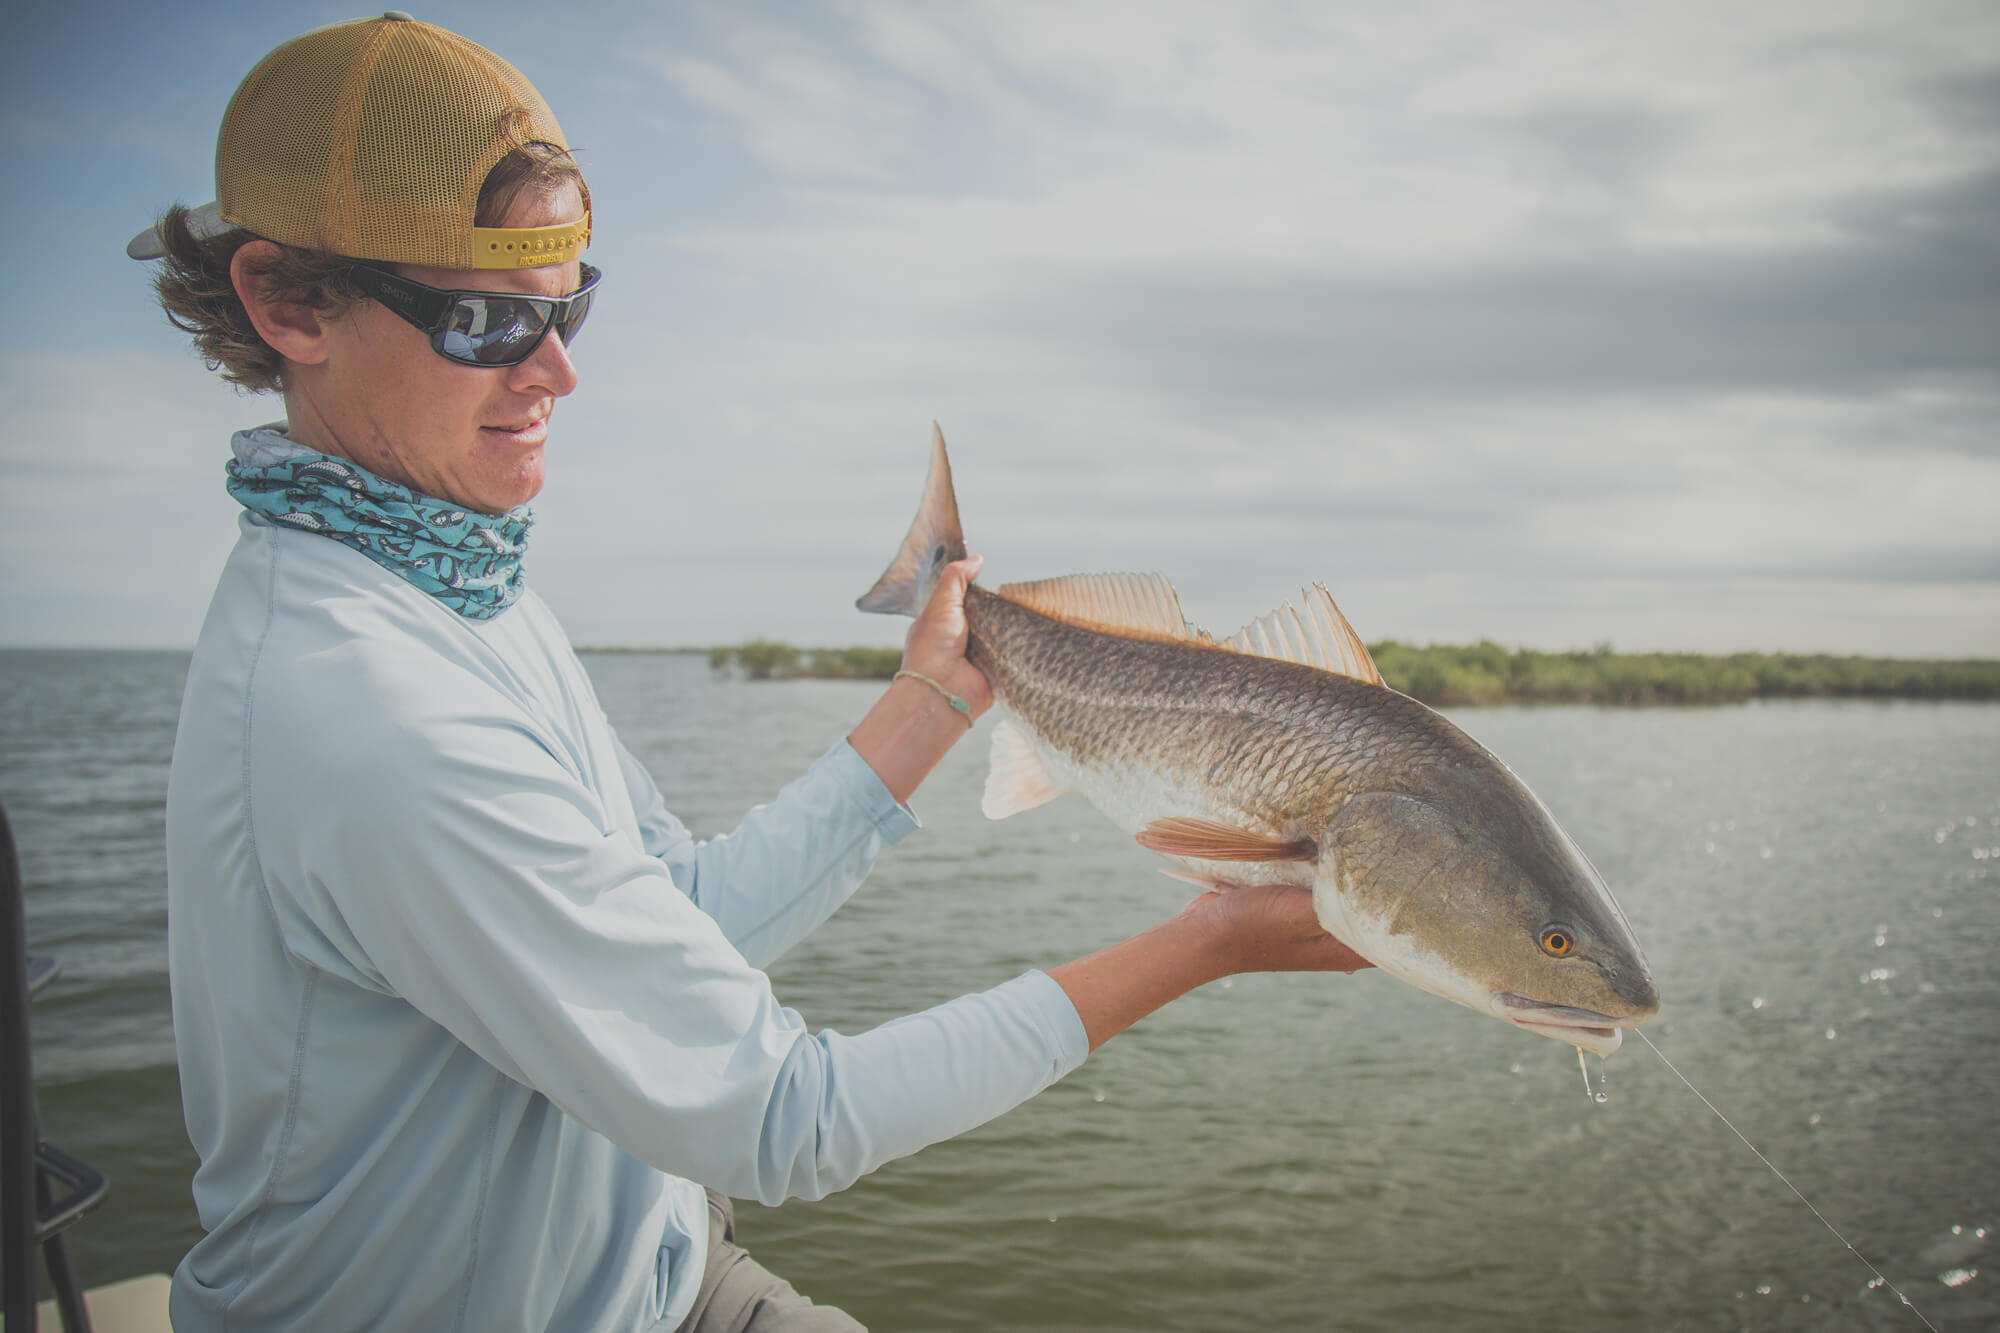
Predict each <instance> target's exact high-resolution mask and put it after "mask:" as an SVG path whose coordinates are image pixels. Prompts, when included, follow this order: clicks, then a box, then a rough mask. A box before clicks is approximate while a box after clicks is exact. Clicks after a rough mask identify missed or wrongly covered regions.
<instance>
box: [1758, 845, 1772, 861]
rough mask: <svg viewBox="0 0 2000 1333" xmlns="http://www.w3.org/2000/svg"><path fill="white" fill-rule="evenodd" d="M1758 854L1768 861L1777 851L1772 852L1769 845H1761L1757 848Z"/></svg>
mask: <svg viewBox="0 0 2000 1333" xmlns="http://www.w3.org/2000/svg"><path fill="white" fill-rule="evenodd" d="M1757 855H1758V856H1760V857H1762V858H1763V859H1764V860H1766V861H1768V860H1770V859H1771V857H1772V856H1774V855H1775V853H1774V852H1772V850H1771V849H1770V848H1769V847H1759V848H1758V849H1757Z"/></svg>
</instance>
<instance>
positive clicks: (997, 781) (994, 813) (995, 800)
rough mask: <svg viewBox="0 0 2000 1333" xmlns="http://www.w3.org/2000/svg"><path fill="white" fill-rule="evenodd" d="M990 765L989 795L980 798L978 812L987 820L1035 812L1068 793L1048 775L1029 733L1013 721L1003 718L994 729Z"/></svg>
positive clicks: (1050, 774) (1057, 781)
mask: <svg viewBox="0 0 2000 1333" xmlns="http://www.w3.org/2000/svg"><path fill="white" fill-rule="evenodd" d="M987 763H988V768H987V770H986V793H985V795H984V796H982V797H981V798H980V801H979V809H980V811H981V813H983V814H984V815H985V816H986V817H987V818H988V819H1005V818H1006V817H1007V816H1008V815H1018V814H1020V813H1021V812H1022V811H1023V810H1032V809H1034V808H1035V807H1036V806H1038V805H1045V804H1047V803H1048V802H1050V801H1053V800H1054V799H1055V798H1056V797H1058V796H1060V795H1062V794H1063V793H1064V792H1066V791H1068V790H1069V788H1068V787H1067V786H1066V785H1065V784H1064V783H1062V782H1061V781H1059V780H1058V779H1057V778H1056V777H1055V775H1054V774H1052V773H1050V772H1049V769H1048V765H1046V764H1044V763H1043V762H1042V757H1041V756H1040V755H1038V754H1036V753H1035V747H1034V746H1033V745H1031V744H1030V743H1029V741H1028V737H1027V734H1026V733H1024V732H1023V731H1022V730H1021V729H1020V727H1018V726H1016V725H1015V724H1014V722H1013V720H1012V719H1011V718H1002V719H1001V720H1000V721H999V722H998V723H997V724H996V725H995V726H994V728H993V746H992V748H991V749H990V750H989V751H988V752H987Z"/></svg>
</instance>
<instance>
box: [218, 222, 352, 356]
mask: <svg viewBox="0 0 2000 1333" xmlns="http://www.w3.org/2000/svg"><path fill="white" fill-rule="evenodd" d="M278 255H279V250H278V246H277V244H276V243H275V242H272V241H246V242H244V243H243V244H242V245H241V246H238V247H237V250H236V253H235V254H234V255H233V256H231V258H230V260H229V281H230V284H231V285H232V286H234V287H235V288H236V298H237V299H238V300H239V301H241V302H243V309H244V310H245V311H247V312H248V313H249V315H250V322H251V323H252V324H254V325H256V327H257V336H258V337H260V338H262V339H263V340H264V341H265V342H267V343H269V344H270V345H271V347H272V349H273V350H275V351H276V352H277V353H278V355H279V356H282V357H284V358H285V360H287V361H294V362H297V363H298V364H299V365H302V366H313V365H318V364H319V363H320V362H322V361H324V360H326V357H327V352H328V348H327V331H326V324H325V322H324V321H323V320H322V319H321V318H320V314H319V312H318V311H316V310H314V309H313V308H312V307H311V306H304V305H298V304H296V303H294V302H290V301H276V300H273V299H271V296H270V290H269V284H267V283H266V282H265V281H264V279H263V277H262V276H261V275H260V274H259V273H258V269H260V268H262V267H263V266H264V265H266V264H268V263H270V262H271V261H272V260H274V259H276V258H278Z"/></svg>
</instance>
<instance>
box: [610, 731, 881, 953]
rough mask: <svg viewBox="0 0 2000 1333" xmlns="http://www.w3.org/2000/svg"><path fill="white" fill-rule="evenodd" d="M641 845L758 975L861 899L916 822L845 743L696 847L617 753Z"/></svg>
mask: <svg viewBox="0 0 2000 1333" xmlns="http://www.w3.org/2000/svg"><path fill="white" fill-rule="evenodd" d="M618 763H619V767H620V768H621V769H622V770H623V772H624V776H625V786H626V788H627V790H628V791H629V792H630V793H631V796H632V806H633V812H634V813H635V814H636V815H637V816H638V819H639V829H640V834H641V841H642V843H643V845H644V847H645V850H646V852H647V854H648V855H651V856H655V857H658V858H659V859H660V861H661V862H662V863H663V864H664V865H665V866H666V868H667V872H668V873H669V874H670V875H672V876H673V881H674V883H675V885H676V886H678V887H679V889H680V890H681V892H683V893H685V894H686V895H687V896H688V897H689V898H690V899H691V900H693V902H694V903H695V905H696V906H698V907H700V908H701V910H702V911H704V912H706V913H708V915H709V916H710V917H712V918H714V920H715V922H716V924H717V925H718V926H720V927H721V929H722V933H723V936H724V937H725V938H727V939H728V940H729V942H730V943H731V944H733V945H735V946H736V948H737V950H738V952H740V953H741V954H742V955H743V956H744V958H745V959H746V960H747V961H748V962H749V963H750V964H751V965H752V966H753V967H760V968H762V967H769V966H771V964H773V963H775V962H776V961H777V960H778V959H779V958H781V957H783V956H784V954H785V952H786V951H787V950H788V949H790V948H791V947H792V946H793V945H795V944H797V943H798V942H799V941H800V940H803V939H804V938H805V937H806V936H807V935H810V934H811V933H812V932H813V931H814V930H816V929H817V928H818V927H819V926H820V925H821V924H822V923H823V922H825V921H826V919H827V918H828V917H830V916H832V915H833V914H834V912H835V911H837V910H838V909H839V908H840V906H841V904H842V903H845V902H846V901H847V900H848V899H849V898H850V897H852V896H853V894H854V891H855V889H857V888H858V887H860V884H861V881H862V880H863V879H864V878H866V877H867V874H868V871H869V870H870V868H871V867H873V865H874V864H875V858H876V857H877V856H878V855H879V854H880V853H881V851H882V850H883V849H884V848H885V847H890V846H893V845H895V844H896V843H898V842H900V841H902V840H903V839H904V838H905V837H907V836H909V834H910V833H911V832H913V831H914V830H915V829H916V828H917V827H918V824H917V818H916V816H915V815H914V814H912V813H911V811H910V809H909V807H908V806H905V805H902V804H900V803H898V802H897V800H896V799H895V798H894V797H893V796H891V795H890V794H889V789H888V788H887V787H885V786H884V785H883V784H882V779H881V778H880V777H878V776H877V775H876V773H875V770H874V769H872V768H870V767H869V766H868V761H867V760H865V759H863V758H862V757H861V756H860V755H859V754H858V753H856V752H855V750H854V747H853V746H851V745H849V744H848V743H847V742H846V741H845V740H842V741H840V742H838V743H837V744H835V745H834V746H833V748H832V749H830V750H828V751H827V752H826V753H825V754H824V755H822V756H820V758H819V759H818V760H817V761H815V762H814V763H813V765H812V767H811V768H809V769H807V770H806V773H805V775H804V776H802V777H800V778H798V779H797V780H796V781H794V782H792V783H790V784H788V785H787V786H786V787H785V788H784V789H783V790H782V791H780V792H779V793H778V795H777V797H776V798H775V799H774V800H772V801H771V802H770V804H768V805H760V806H757V807H755V808H754V809H752V810H751V811H750V813H749V814H747V815H745V816H744V818H743V821H742V822H741V823H740V824H738V825H737V827H736V828H735V830H734V831H732V832H730V833H725V834H723V835H721V836H719V837H715V838H710V839H708V840H706V841H703V842H697V841H696V840H695V838H694V837H693V835H692V834H690V833H689V832H688V829H687V826H686V825H684V824H682V823H681V821H680V820H679V819H676V818H675V817H674V816H673V815H672V814H671V813H670V812H669V811H668V810H667V807H666V802H665V801H664V800H663V799H662V798H661V796H660V790H659V788H658V786H656V785H655V784H654V782H653V778H652V775H651V774H650V773H648V772H647V771H646V767H645V765H643V764H641V763H640V762H639V761H638V760H637V759H635V758H634V757H633V756H632V753H631V752H630V751H629V750H627V749H626V748H625V746H624V743H623V742H622V741H621V742H619V745H618Z"/></svg>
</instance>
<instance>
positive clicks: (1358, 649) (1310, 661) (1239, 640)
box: [1222, 583, 1383, 685]
mask: <svg viewBox="0 0 2000 1333" xmlns="http://www.w3.org/2000/svg"><path fill="white" fill-rule="evenodd" d="M1303 600H1304V602H1305V608H1306V609H1305V614H1304V615H1300V614H1299V613H1298V612H1297V611H1294V610H1293V609H1292V605H1291V603H1290V602H1287V603H1285V605H1283V606H1281V607H1279V608H1278V609H1277V610H1276V611H1273V612H1272V613H1271V614H1270V615H1268V616H1264V617H1262V618H1261V619H1258V620H1253V621H1251V622H1250V623H1249V624H1247V625H1245V626H1244V627H1243V628H1242V629H1241V630H1239V631H1238V632H1237V633H1236V634H1234V635H1232V636H1231V637H1230V638H1228V639H1225V640H1224V641H1223V644H1222V646H1223V647H1224V648H1227V649H1229V650H1230V651H1232V652H1238V653H1250V654H1253V655H1254V656H1257V657H1275V658H1276V659H1278V660H1279V661H1280V662H1298V663H1300V664H1302V665H1304V666H1312V667H1318V668H1319V669H1320V670H1322V671H1331V672H1334V673H1335V674H1337V675H1342V676H1352V677H1354V678H1355V679H1356V680H1362V681H1366V682H1368V683H1369V684H1370V685H1380V684H1382V683H1383V682H1382V673H1381V672H1380V671H1377V670H1376V669H1375V659H1374V658H1372V657H1370V656H1369V655H1368V645H1366V644H1364V643H1363V642H1361V636H1360V635H1359V634H1356V633H1355V632H1354V627H1353V626H1352V625H1350V624H1348V623H1347V617H1346V616H1343V615H1342V614H1340V608H1339V607H1337V606H1335V605H1334V604H1333V594H1332V593H1330V592H1328V591H1327V590H1326V585H1325V584H1323V583H1315V584H1313V586H1312V587H1310V588H1308V589H1306V590H1305V593H1304V595H1303Z"/></svg>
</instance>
